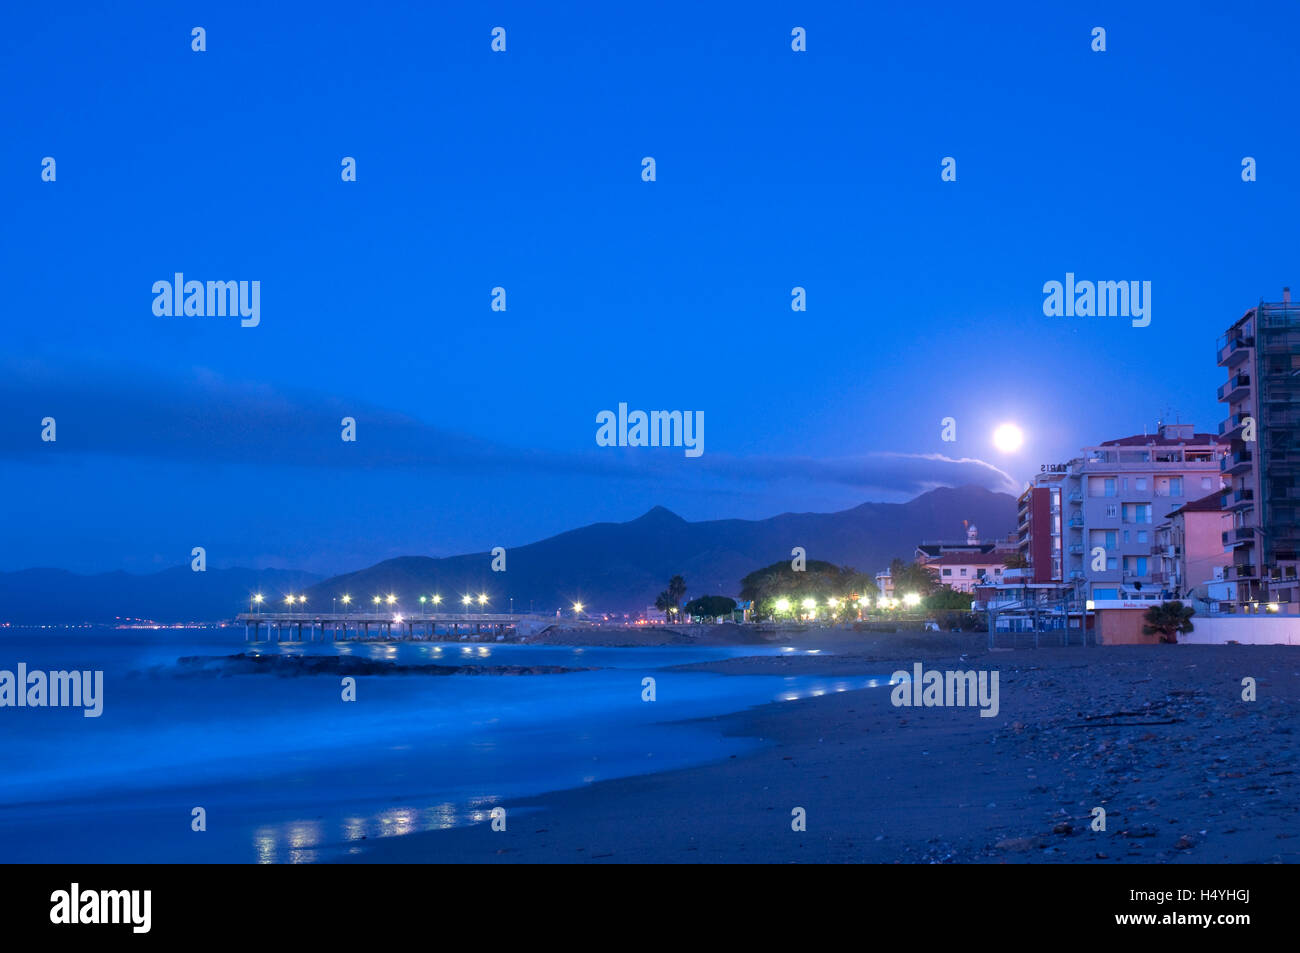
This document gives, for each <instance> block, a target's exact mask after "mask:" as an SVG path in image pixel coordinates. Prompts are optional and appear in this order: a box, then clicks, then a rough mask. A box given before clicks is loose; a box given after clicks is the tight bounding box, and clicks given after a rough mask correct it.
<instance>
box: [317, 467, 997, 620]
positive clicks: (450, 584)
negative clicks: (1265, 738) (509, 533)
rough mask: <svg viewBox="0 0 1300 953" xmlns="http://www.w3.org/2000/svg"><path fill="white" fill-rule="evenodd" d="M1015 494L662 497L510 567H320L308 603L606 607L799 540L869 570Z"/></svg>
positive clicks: (714, 582) (733, 570)
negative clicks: (748, 513)
mask: <svg viewBox="0 0 1300 953" xmlns="http://www.w3.org/2000/svg"><path fill="white" fill-rule="evenodd" d="M1015 511H1016V503H1015V499H1014V497H1012V496H1010V495H1008V494H1005V493H993V492H990V491H988V490H985V489H982V488H980V487H974V486H966V487H958V488H948V487H943V488H940V489H936V490H931V491H930V492H928V493H924V494H922V495H921V496H918V497H917V498H916V499H914V500H910V501H908V502H906V503H863V504H862V505H861V506H857V507H854V508H853V509H851V510H844V511H842V512H839V513H784V514H782V515H780V516H774V517H771V518H769V519H764V520H709V521H705V522H699V523H690V522H687V521H686V520H684V519H682V518H681V517H680V516H677V515H676V514H674V513H672V512H670V511H669V510H666V509H664V508H663V507H661V506H657V507H655V508H654V509H652V510H650V511H649V512H648V513H646V514H645V515H644V516H641V517H639V518H637V519H634V520H631V521H630V522H626V523H595V524H593V525H591V526H584V527H582V528H581V529H575V530H570V531H569V532H567V533H561V534H560V535H558V536H552V537H550V538H549V539H544V540H541V541H539V542H536V543H530V544H528V545H526V546H519V547H515V548H513V549H510V550H508V551H507V554H506V572H504V573H494V572H492V571H491V556H490V554H489V553H486V552H484V553H475V554H471V555H466V556H452V557H447V558H443V559H433V558H430V557H426V556H403V557H399V558H397V559H389V560H386V561H385V562H382V563H379V564H377V565H375V566H371V567H370V568H369V569H363V570H360V571H359V572H353V573H348V574H346V575H342V576H336V577H334V578H332V579H327V580H325V581H324V582H322V583H320V584H318V585H316V586H313V587H312V588H311V589H309V590H308V600H309V603H308V604H309V605H316V606H325V605H329V604H330V600H331V599H333V598H334V597H335V596H338V595H340V594H342V593H349V594H351V595H352V597H353V598H354V599H356V600H359V601H361V602H364V603H366V604H369V602H370V600H371V599H372V598H373V597H374V596H375V595H387V594H388V593H390V592H391V593H394V594H396V595H397V596H398V599H399V604H400V605H401V606H402V607H405V608H411V607H414V606H418V604H419V596H420V595H429V594H432V593H434V592H437V593H439V594H441V595H442V597H443V600H444V601H443V608H453V607H459V604H460V598H461V596H463V595H464V594H465V593H473V594H475V595H476V596H477V594H478V593H480V592H486V593H487V594H488V595H489V597H490V599H491V606H492V608H494V609H497V610H506V609H509V608H510V598H511V597H513V599H514V608H515V610H516V611H519V610H521V609H524V610H526V609H528V608H529V607H530V606H531V607H532V608H533V609H535V610H536V611H539V612H545V613H548V614H550V613H554V612H555V610H556V609H557V608H559V607H566V608H567V607H568V606H569V605H571V604H572V602H574V601H575V600H579V601H581V602H583V603H584V604H586V605H587V606H590V607H593V608H600V609H607V610H622V611H626V610H633V609H643V608H645V607H646V606H648V605H651V604H652V603H653V602H654V598H655V596H656V595H657V594H658V593H659V592H660V591H661V590H662V589H663V588H664V587H665V584H666V583H667V581H668V578H669V577H670V576H672V575H673V574H674V573H680V574H681V575H682V576H684V577H685V579H686V583H687V586H688V587H689V588H688V593H687V597H688V598H691V597H694V596H698V595H704V594H709V593H715V594H716V593H721V594H723V595H735V593H736V590H737V589H738V588H739V583H740V579H741V578H742V577H744V576H745V575H746V574H747V573H749V572H750V571H752V570H754V569H757V568H759V567H760V566H765V565H768V564H770V563H774V562H776V561H777V560H781V559H789V558H790V550H791V549H793V548H794V547H795V546H802V547H804V549H805V550H806V551H807V554H808V558H809V559H825V560H828V561H830V562H833V563H838V564H840V565H848V566H853V567H854V568H856V569H859V570H862V571H863V572H872V573H874V572H876V571H877V570H879V569H883V568H884V567H885V566H887V565H888V564H889V561H890V559H891V558H893V557H896V556H897V557H902V558H907V559H910V558H911V556H912V552H913V550H914V549H915V547H916V544H917V543H919V542H921V541H922V540H927V539H951V540H956V539H963V538H964V533H965V530H964V528H963V526H962V520H970V521H971V522H972V523H974V524H975V525H976V526H977V527H978V528H979V531H980V535H981V536H982V537H983V538H985V539H991V538H993V537H995V536H1005V535H1006V534H1007V533H1009V532H1010V531H1011V530H1012V529H1013V528H1014V524H1015Z"/></svg>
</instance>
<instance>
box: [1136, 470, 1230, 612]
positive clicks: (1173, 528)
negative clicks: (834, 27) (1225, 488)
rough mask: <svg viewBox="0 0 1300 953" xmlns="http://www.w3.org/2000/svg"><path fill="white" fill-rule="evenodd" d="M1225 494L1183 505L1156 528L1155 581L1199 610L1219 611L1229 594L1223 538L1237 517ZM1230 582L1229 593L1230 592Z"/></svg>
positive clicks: (1205, 497) (1227, 551)
mask: <svg viewBox="0 0 1300 953" xmlns="http://www.w3.org/2000/svg"><path fill="white" fill-rule="evenodd" d="M1222 499H1223V497H1222V491H1220V490H1215V491H1213V492H1212V493H1209V494H1207V495H1206V496H1203V497H1202V498H1201V499H1199V500H1193V501H1191V502H1190V503H1186V504H1184V505H1183V506H1180V507H1179V508H1178V509H1176V510H1174V511H1173V512H1171V513H1170V514H1169V519H1167V520H1166V521H1165V522H1163V523H1161V524H1159V525H1158V526H1156V528H1155V545H1154V546H1153V547H1152V548H1151V556H1152V558H1153V559H1154V560H1155V563H1156V568H1155V572H1154V574H1153V576H1152V582H1153V583H1154V584H1155V585H1156V586H1157V587H1159V588H1160V589H1161V590H1162V591H1163V592H1166V593H1168V595H1169V597H1170V598H1172V599H1181V600H1183V601H1185V602H1191V603H1192V604H1193V605H1194V606H1195V607H1196V608H1197V610H1198V611H1202V612H1206V611H1218V610H1219V606H1218V603H1219V602H1221V601H1223V600H1222V597H1223V596H1224V595H1227V591H1225V588H1224V586H1223V585H1222V584H1223V583H1224V582H1225V581H1226V580H1227V578H1228V571H1227V569H1228V566H1229V564H1230V563H1231V561H1232V554H1231V551H1229V550H1227V549H1225V547H1224V545H1223V534H1224V532H1225V531H1226V530H1227V529H1228V527H1229V526H1230V525H1231V522H1232V514H1231V513H1229V512H1228V511H1226V510H1224V509H1223V508H1222ZM1231 585H1232V584H1231V583H1228V591H1230V589H1231Z"/></svg>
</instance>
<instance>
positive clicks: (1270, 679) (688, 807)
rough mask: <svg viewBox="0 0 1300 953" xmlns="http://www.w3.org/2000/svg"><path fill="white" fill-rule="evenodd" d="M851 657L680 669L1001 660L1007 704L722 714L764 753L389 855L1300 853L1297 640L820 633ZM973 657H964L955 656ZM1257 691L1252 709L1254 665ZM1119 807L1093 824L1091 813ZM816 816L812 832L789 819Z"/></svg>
mask: <svg viewBox="0 0 1300 953" xmlns="http://www.w3.org/2000/svg"><path fill="white" fill-rule="evenodd" d="M821 638H822V640H823V641H829V642H833V643H836V645H835V651H837V652H839V653H840V654H837V655H817V656H810V655H797V656H795V655H792V656H777V657H747V658H738V659H733V660H729V661H725V662H718V663H704V664H700V665H695V666H686V668H698V669H701V670H707V671H713V672H719V673H733V674H759V673H779V674H789V675H795V674H807V675H813V674H816V675H825V676H835V675H845V676H847V675H869V674H881V673H884V674H889V673H891V672H892V671H894V670H895V669H901V670H909V671H910V669H911V667H912V663H914V662H916V661H922V662H924V664H925V666H926V668H939V669H963V670H965V669H972V670H990V671H994V670H995V671H997V672H998V673H999V694H1000V711H999V713H998V715H997V717H994V718H981V717H980V715H979V710H978V709H977V708H973V707H966V708H956V707H953V708H941V707H932V708H924V707H923V708H901V707H895V706H894V705H893V704H892V703H891V692H892V689H890V688H888V687H882V688H878V689H863V690H856V691H845V692H842V693H831V694H827V695H824V696H821V697H813V698H804V699H799V700H795V701H789V702H777V703H773V704H770V705H765V706H762V707H760V708H756V709H753V710H750V711H746V712H740V713H736V714H733V715H728V716H724V717H721V718H717V719H709V720H708V721H709V722H711V723H716V727H717V729H718V730H719V731H720V732H722V733H724V734H727V735H734V736H745V737H750V738H759V739H762V741H763V742H764V745H763V747H762V748H760V749H758V750H756V751H753V752H750V753H746V754H743V755H739V756H736V757H732V758H728V759H727V760H725V761H722V762H721V763H714V764H709V765H704V766H700V767H695V768H688V769H684V770H680V771H671V772H664V773H660V774H652V775H647V776H642V777H636V778H627V779H620V780H612V781H605V782H598V783H595V784H592V785H590V786H588V787H585V788H581V789H576V790H571V791H560V792H554V793H551V794H546V795H542V796H540V797H537V798H532V799H529V800H526V801H522V802H519V803H518V804H510V805H506V806H507V809H508V810H509V809H510V808H522V807H527V808H529V809H530V812H528V813H517V814H514V815H510V814H509V813H508V825H507V830H506V831H504V832H496V831H493V830H492V829H491V828H490V826H489V825H487V824H480V825H477V826H475V827H471V828H462V829H455V830H447V831H436V832H426V833H419V834H412V835H408V836H405V837H400V838H391V839H384V840H380V841H376V842H374V843H373V844H371V845H370V846H369V847H368V848H367V850H366V851H365V852H364V853H363V854H362V855H361V856H360V857H358V858H357V859H358V860H361V861H367V860H369V861H388V862H588V861H597V862H610V863H619V862H623V863H649V862H679V863H681V862H685V863H692V862H751V863H752V862H773V863H787V862H829V863H841V862H844V863H851V862H872V863H894V862H904V863H934V862H939V863H944V862H956V863H999V862H1010V863H1023V862H1069V863H1102V864H1115V863H1166V862H1167V863H1176V862H1200V863H1206V862H1209V863H1225V862H1230V863H1270V862H1285V863H1295V862H1297V861H1300V779H1298V778H1297V773H1296V772H1297V771H1300V767H1298V766H1297V764H1296V761H1297V754H1298V753H1300V752H1298V751H1297V743H1296V740H1297V739H1296V734H1295V730H1296V726H1297V724H1298V723H1300V722H1298V721H1297V717H1296V716H1297V714H1298V713H1300V712H1298V706H1300V651H1297V649H1295V648H1289V647H1281V646H1278V647H1273V646H1187V645H1179V646H1161V645H1154V646H1131V647H1125V646H1115V647H1102V648H1097V647H1089V648H1080V647H1073V648H1066V649H1063V648H1051V649H1046V648H1045V649H1037V650H1034V649H1023V650H1016V651H995V652H988V651H987V649H986V648H985V647H984V638H985V637H984V636H982V635H970V636H963V635H956V634H953V635H949V634H947V633H945V634H942V635H939V634H926V635H917V636H894V637H889V636H885V637H879V636H873V637H870V638H866V639H864V638H862V637H861V636H860V635H842V636H838V637H837V636H835V635H834V634H832V635H830V636H827V635H826V634H825V633H822V635H821ZM963 655H964V656H966V658H965V659H963V658H962V657H961V656H963ZM1246 676H1250V677H1253V678H1255V679H1256V682H1257V688H1256V691H1257V700H1256V701H1253V702H1247V701H1243V700H1242V697H1241V694H1242V685H1241V681H1242V678H1244V677H1246ZM1094 807H1102V808H1104V809H1105V812H1106V829H1105V831H1093V830H1092V829H1091V824H1092V813H1091V812H1092V809H1093V808H1094ZM795 808H803V809H804V811H805V812H806V818H807V821H806V827H807V829H806V830H805V831H803V832H796V831H794V830H792V828H791V822H792V813H791V812H792V810H793V809H795Z"/></svg>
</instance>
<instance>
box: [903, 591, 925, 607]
mask: <svg viewBox="0 0 1300 953" xmlns="http://www.w3.org/2000/svg"><path fill="white" fill-rule="evenodd" d="M903 602H905V603H906V604H907V605H909V606H919V605H920V604H921V597H920V596H918V595H917V594H916V593H915V592H909V593H908V594H907V595H905V596H903Z"/></svg>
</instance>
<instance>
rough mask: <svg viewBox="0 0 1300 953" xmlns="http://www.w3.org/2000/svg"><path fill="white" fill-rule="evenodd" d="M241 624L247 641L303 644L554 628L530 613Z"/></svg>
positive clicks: (279, 617)
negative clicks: (264, 631) (263, 632)
mask: <svg viewBox="0 0 1300 953" xmlns="http://www.w3.org/2000/svg"><path fill="white" fill-rule="evenodd" d="M235 621H236V622H242V623H243V624H244V641H246V642H248V641H261V640H262V635H261V633H262V626H266V641H271V642H302V641H304V640H306V641H316V640H317V638H318V637H319V639H320V640H322V641H336V642H337V641H343V640H347V639H423V640H432V639H434V638H436V637H437V636H438V635H439V634H442V635H446V636H450V637H452V638H459V637H460V635H461V630H462V626H463V627H464V630H465V632H467V633H471V632H472V633H474V634H476V635H477V634H481V633H483V632H488V633H493V634H496V635H503V634H505V632H506V630H507V629H517V628H518V627H519V625H520V623H525V624H531V625H532V626H536V627H538V628H541V627H544V626H546V625H547V624H549V623H551V622H554V621H555V620H554V619H550V618H548V617H547V616H543V615H538V614H535V613H528V612H421V613H416V614H413V615H406V614H404V613H400V612H399V613H394V612H241V613H240V614H239V615H237V616H236V617H235Z"/></svg>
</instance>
